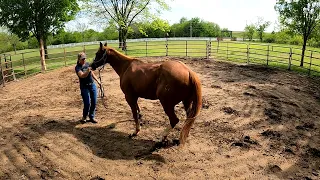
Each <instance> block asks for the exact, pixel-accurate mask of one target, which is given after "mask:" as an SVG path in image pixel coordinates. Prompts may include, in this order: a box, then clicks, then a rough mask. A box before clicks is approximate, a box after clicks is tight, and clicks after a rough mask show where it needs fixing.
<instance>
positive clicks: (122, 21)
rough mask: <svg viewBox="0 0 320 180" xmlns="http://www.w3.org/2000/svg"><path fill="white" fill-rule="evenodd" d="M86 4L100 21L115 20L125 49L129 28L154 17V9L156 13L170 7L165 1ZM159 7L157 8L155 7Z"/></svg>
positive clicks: (91, 1) (108, 0) (88, 0)
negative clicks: (133, 24) (135, 23)
mask: <svg viewBox="0 0 320 180" xmlns="http://www.w3.org/2000/svg"><path fill="white" fill-rule="evenodd" d="M82 1H83V2H86V5H87V7H88V8H89V10H90V11H91V12H93V13H94V14H95V17H98V18H99V19H100V20H113V21H114V22H115V23H116V25H117V28H118V31H119V45H120V46H122V47H125V44H126V39H127V35H128V30H129V27H130V25H131V24H132V23H134V22H139V20H141V21H142V20H143V21H145V20H146V19H148V18H149V17H152V15H154V14H153V13H151V12H152V11H151V9H152V8H153V7H158V8H156V9H155V10H156V11H154V12H160V11H161V10H164V9H165V10H166V9H168V8H169V6H168V5H167V4H166V3H165V0H139V1H136V0H126V1H124V0H122V1H116V0H82ZM156 4H157V5H158V6H155V5H156Z"/></svg>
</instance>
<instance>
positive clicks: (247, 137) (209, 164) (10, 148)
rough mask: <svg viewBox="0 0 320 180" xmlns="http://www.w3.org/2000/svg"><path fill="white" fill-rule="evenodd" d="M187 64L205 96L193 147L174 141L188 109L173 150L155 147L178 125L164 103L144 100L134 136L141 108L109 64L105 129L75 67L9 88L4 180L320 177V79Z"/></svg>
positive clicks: (0, 167) (2, 127)
mask: <svg viewBox="0 0 320 180" xmlns="http://www.w3.org/2000/svg"><path fill="white" fill-rule="evenodd" d="M171 59H172V60H177V59H178V58H171ZM143 60H145V61H161V60H169V59H168V58H167V59H165V58H152V59H151V58H149V59H148V58H144V59H143ZM179 60H182V61H184V62H185V63H186V64H187V65H188V66H189V67H191V68H192V69H193V70H194V71H195V72H197V73H198V75H199V77H200V79H201V82H202V90H203V106H202V110H201V113H200V115H199V116H198V118H197V119H196V122H195V124H194V126H193V128H192V129H191V131H190V135H189V138H188V141H187V144H186V145H185V147H184V148H182V149H180V148H178V147H177V146H176V145H175V144H174V143H173V142H175V141H173V140H176V139H178V137H179V132H180V129H181V127H182V124H183V119H184V117H185V114H184V111H183V106H182V105H181V104H179V105H178V106H177V107H176V111H177V114H178V116H179V117H180V118H181V119H182V120H181V121H180V123H179V124H178V125H177V126H176V128H175V129H174V130H173V131H172V132H171V134H170V136H169V140H170V141H169V143H168V145H167V146H165V147H162V148H158V149H156V148H154V147H155V145H156V144H157V142H158V141H159V140H160V134H161V132H162V131H163V130H164V128H165V127H166V126H167V125H168V124H169V121H168V118H167V116H166V115H165V113H164V111H163V109H162V107H161V105H160V103H159V101H151V100H145V99H139V105H140V108H141V111H142V114H143V121H142V125H143V126H142V130H141V132H140V135H139V136H138V137H135V138H133V139H130V138H129V137H128V136H129V134H130V133H132V132H133V131H134V122H133V120H132V115H131V110H130V108H129V106H128V105H127V103H126V101H125V99H124V95H123V93H122V92H121V90H120V87H119V77H118V76H117V74H116V73H115V72H114V71H113V69H111V67H110V66H109V65H108V66H106V68H105V70H104V71H103V73H102V79H103V85H104V88H105V93H106V98H107V99H106V101H105V102H106V103H107V105H108V107H107V109H105V108H104V107H103V105H102V100H101V99H99V100H98V107H97V114H96V119H97V120H98V121H99V123H98V124H90V123H89V124H80V123H79V120H80V118H81V112H82V100H81V96H80V91H79V84H78V78H77V76H76V74H75V73H74V69H73V68H74V67H73V66H71V67H66V68H62V69H59V70H55V71H51V72H47V73H44V74H38V75H35V76H32V77H29V78H26V79H20V80H19V81H18V82H11V83H8V84H6V86H5V87H4V88H0V114H1V116H0V134H1V135H0V179H170V180H171V179H223V180H225V179H261V180H263V179H320V121H319V120H320V80H316V79H311V78H308V77H304V76H302V75H298V74H296V73H293V72H287V71H282V70H275V69H268V68H265V67H261V66H252V65H240V64H230V63H226V62H217V61H214V60H201V59H179ZM96 74H97V73H96Z"/></svg>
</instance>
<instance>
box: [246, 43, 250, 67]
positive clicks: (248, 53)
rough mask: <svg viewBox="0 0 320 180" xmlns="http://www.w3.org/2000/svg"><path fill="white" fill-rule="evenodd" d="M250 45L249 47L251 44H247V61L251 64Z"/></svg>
mask: <svg viewBox="0 0 320 180" xmlns="http://www.w3.org/2000/svg"><path fill="white" fill-rule="evenodd" d="M249 51H250V47H249V44H247V63H248V64H249V63H250V52H249Z"/></svg>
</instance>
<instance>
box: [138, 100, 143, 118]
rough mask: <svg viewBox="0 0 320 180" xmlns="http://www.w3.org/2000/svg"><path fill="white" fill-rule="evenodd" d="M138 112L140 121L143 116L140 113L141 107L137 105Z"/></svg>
mask: <svg viewBox="0 0 320 180" xmlns="http://www.w3.org/2000/svg"><path fill="white" fill-rule="evenodd" d="M137 112H138V119H141V118H142V114H141V113H140V107H139V105H138V103H137Z"/></svg>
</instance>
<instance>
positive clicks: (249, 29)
mask: <svg viewBox="0 0 320 180" xmlns="http://www.w3.org/2000/svg"><path fill="white" fill-rule="evenodd" d="M255 30H256V27H255V26H254V25H253V24H251V25H246V27H245V28H244V32H245V36H246V37H247V38H248V39H249V41H252V38H253V34H254V32H255Z"/></svg>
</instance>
